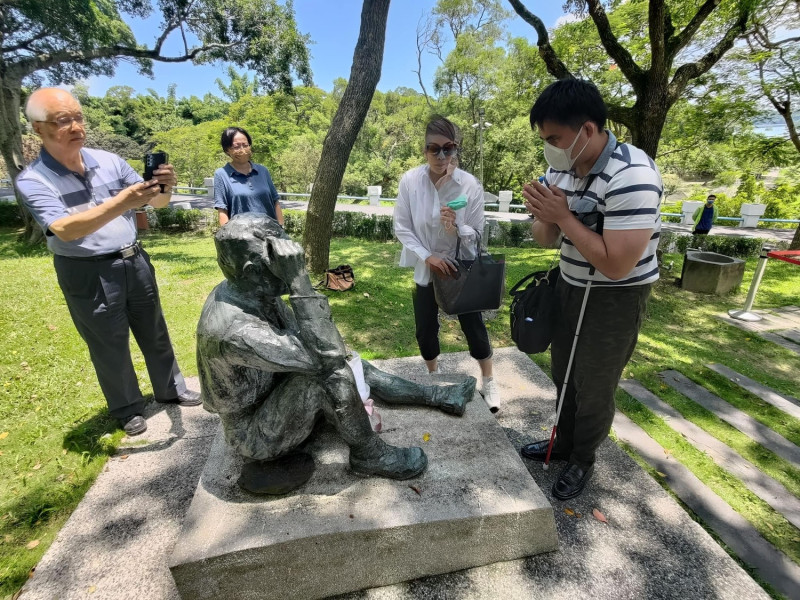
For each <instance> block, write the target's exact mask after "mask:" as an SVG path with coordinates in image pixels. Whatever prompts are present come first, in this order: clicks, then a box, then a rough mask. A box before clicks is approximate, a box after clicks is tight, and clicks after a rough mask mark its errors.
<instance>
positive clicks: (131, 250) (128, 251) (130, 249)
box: [64, 242, 142, 261]
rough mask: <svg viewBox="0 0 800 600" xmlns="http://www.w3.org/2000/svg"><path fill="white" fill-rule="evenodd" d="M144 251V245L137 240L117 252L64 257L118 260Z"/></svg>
mask: <svg viewBox="0 0 800 600" xmlns="http://www.w3.org/2000/svg"><path fill="white" fill-rule="evenodd" d="M141 251H142V247H141V245H140V244H139V242H135V243H133V244H131V245H130V246H125V247H124V248H123V249H122V250H117V251H116V252H109V253H108V254H98V255H97V256H65V257H64V258H70V259H72V260H91V261H100V260H117V259H118V258H131V257H132V256H136V255H137V254H139V253H140V252H141Z"/></svg>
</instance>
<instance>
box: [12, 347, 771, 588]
mask: <svg viewBox="0 0 800 600" xmlns="http://www.w3.org/2000/svg"><path fill="white" fill-rule="evenodd" d="M375 363H376V364H377V365H378V366H380V367H381V368H384V369H386V370H389V371H393V372H397V373H402V374H404V375H405V376H407V377H408V376H409V375H408V374H409V373H419V372H421V371H422V369H423V366H422V363H421V361H420V359H419V358H404V359H394V360H387V361H375ZM440 364H441V367H442V369H443V370H444V372H445V373H447V372H450V373H456V372H461V373H467V374H470V375H478V374H479V368H478V366H477V363H476V362H475V361H474V360H472V359H470V358H469V355H468V353H466V352H460V353H457V354H446V355H443V356H442V359H441V362H440ZM495 373H496V374H497V377H498V380H499V384H500V387H501V391H502V394H503V398H504V402H503V405H502V408H501V410H500V412H499V413H498V420H499V422H500V424H501V425H502V426H503V428H504V430H505V432H506V434H507V436H508V438H509V441H510V443H511V444H512V445H513V446H515V447H519V446H520V445H522V444H525V443H528V442H531V441H533V440H536V439H540V438H542V437H545V436H546V435H547V432H548V431H549V428H550V426H551V423H552V419H553V418H554V405H555V389H554V387H553V385H552V383H551V382H550V380H549V379H548V378H547V376H546V375H545V374H544V373H542V371H541V370H540V369H539V368H538V367H536V365H535V364H534V363H533V362H532V361H531V360H530V359H529V358H528V357H527V356H526V355H524V354H522V353H520V352H519V351H517V350H516V349H515V348H499V349H496V351H495ZM190 385H195V386H196V379H194V380H192V381H191V382H190ZM475 402H479V401H478V400H476V401H475ZM482 408H483V409H484V410H485V409H486V407H485V406H483V407H482ZM473 409H478V407H474V406H473V405H472V404H470V406H469V407H468V409H467V410H473ZM151 410H153V411H154V412H152V413H150V414H149V415H148V426H149V429H148V432H147V434H146V435H145V436H142V437H141V438H134V440H133V442H135V444H137V445H132V446H130V447H127V448H122V449H121V450H120V452H119V453H118V455H117V456H115V457H114V458H112V459H111V460H110V461H109V463H108V465H107V467H106V468H105V469H104V470H103V472H102V473H101V474H100V476H99V477H98V479H97V481H96V482H95V484H94V485H93V486H92V488H91V489H90V490H89V492H88V493H87V494H86V496H85V498H84V499H83V501H82V502H81V504H80V505H79V506H78V508H77V509H76V510H75V512H74V513H73V515H72V516H71V517H70V519H69V520H68V522H67V523H66V524H65V526H64V527H63V528H62V530H61V531H60V532H59V534H58V537H57V539H56V541H55V542H54V543H53V544H52V546H51V547H50V549H49V550H48V551H47V553H46V554H45V556H44V557H43V559H42V560H41V561H40V563H39V565H38V566H37V568H36V572H35V575H34V576H33V578H32V579H30V580H29V582H28V583H27V584H26V586H25V588H24V592H23V594H22V596H21V599H22V600H33V599H37V600H38V599H42V600H44V599H47V600H50V599H52V598H56V597H57V598H60V599H62V600H71V599H77V598H81V599H83V598H89V599H91V600H101V599H103V600H105V599H114V600H120V599H126V598H131V599H134V598H135V599H137V600H139V599H141V598H147V599H148V600H161V599H170V600H173V599H177V598H178V595H177V590H176V588H175V584H174V582H173V581H172V578H171V576H170V573H169V570H168V569H167V562H168V559H169V556H170V555H171V552H172V547H173V544H174V541H175V538H176V535H177V533H178V531H179V530H180V527H181V525H182V522H183V519H184V515H185V511H186V509H187V508H188V504H189V501H190V500H191V498H192V495H193V493H194V488H195V486H196V485H197V481H198V478H199V474H200V471H201V470H202V468H203V465H204V462H205V457H206V455H207V452H208V449H209V445H210V443H211V438H212V437H213V433H214V431H215V429H216V427H217V420H216V418H215V417H214V416H211V415H209V414H207V413H205V412H204V411H203V410H202V408H199V407H198V408H193V409H179V408H178V407H173V406H170V407H164V406H162V405H159V406H158V407H152V406H151ZM527 466H528V468H529V472H530V474H531V476H532V477H533V479H534V480H535V481H536V483H537V484H538V485H539V487H540V488H541V489H542V491H543V492H544V494H545V496H546V497H547V498H548V499H549V500H550V501H551V502H552V503H553V506H554V508H555V517H556V526H557V529H558V535H559V543H560V548H559V550H558V551H556V552H551V553H548V554H543V555H539V556H534V557H530V558H526V559H522V560H515V561H509V562H503V563H496V564H493V565H488V566H485V567H478V568H474V569H467V570H465V571H458V572H455V573H449V574H446V575H439V576H435V577H427V578H424V579H419V580H415V581H411V582H407V583H403V584H397V585H392V586H387V587H383V588H376V589H371V590H366V591H363V592H359V593H355V594H349V595H346V596H344V597H340V598H339V600H345V599H346V600H437V599H439V600H444V599H459V600H497V599H498V598H503V600H530V599H531V598H545V599H548V600H550V599H552V600H562V599H563V600H581V599H587V600H588V599H590V598H591V599H596V598H600V599H609V600H611V599H613V600H627V599H630V600H639V599H641V598H648V599H651V598H655V599H662V598H663V599H675V600H685V599H686V598H704V599H705V598H714V599H724V600H741V599H742V598H747V599H748V600H750V599H766V598H768V596H767V594H766V593H765V592H764V591H763V590H762V589H761V587H760V586H758V585H757V584H756V583H755V582H754V581H753V579H752V578H751V577H750V576H749V575H748V574H747V572H745V571H744V570H743V569H742V568H741V567H740V566H739V565H738V564H737V563H736V562H735V561H734V560H733V559H732V558H731V557H730V556H728V554H727V553H726V552H725V551H724V550H723V549H722V548H721V547H720V546H719V545H718V544H717V543H716V542H715V541H714V540H713V539H712V538H711V536H709V535H708V533H707V532H706V531H705V530H704V529H703V528H702V527H701V526H700V525H699V524H698V523H696V522H695V521H694V520H693V519H692V518H690V516H689V515H688V514H687V513H686V512H685V511H684V510H683V508H681V507H680V506H679V505H678V503H677V502H675V500H674V499H673V498H672V497H671V496H670V495H669V494H668V493H667V492H666V491H665V490H664V489H662V488H661V486H660V485H659V484H658V483H657V482H656V481H654V480H653V479H652V478H651V477H650V476H649V475H648V474H647V473H645V472H644V471H643V470H642V469H641V467H639V466H638V465H637V464H636V463H635V462H634V461H633V460H632V459H631V458H630V457H629V456H628V455H627V454H626V453H625V452H624V451H623V450H622V449H620V448H619V447H618V446H616V445H615V444H613V443H612V442H611V441H610V440H606V441H605V442H604V443H603V444H602V445H601V447H600V449H599V453H598V462H597V466H596V470H595V474H594V476H593V478H592V480H591V481H590V482H589V484H588V485H587V487H586V490H584V493H583V494H582V495H581V496H579V497H578V498H576V499H575V500H572V501H569V502H559V501H556V500H554V499H553V498H552V496H551V493H550V488H551V486H552V484H553V482H554V481H555V479H556V477H557V476H558V472H559V469H558V468H551V469H549V470H547V471H544V470H543V469H542V467H541V464H538V463H532V462H529V463H527ZM558 466H559V465H558V464H557V463H556V464H554V467H558ZM567 508H568V509H569V510H570V513H569V514H568V513H567V512H566V511H565V509H567ZM593 508H598V509H599V510H600V511H602V512H603V514H604V515H605V516H606V517H607V519H608V523H607V524H604V523H601V522H600V521H598V520H596V519H595V518H593V517H592V509H593ZM364 560H370V557H368V556H366V557H364ZM303 568H313V567H311V566H300V568H299V570H298V576H300V577H302V576H303V574H302V569H303Z"/></svg>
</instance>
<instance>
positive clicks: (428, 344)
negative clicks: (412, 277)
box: [412, 283, 492, 360]
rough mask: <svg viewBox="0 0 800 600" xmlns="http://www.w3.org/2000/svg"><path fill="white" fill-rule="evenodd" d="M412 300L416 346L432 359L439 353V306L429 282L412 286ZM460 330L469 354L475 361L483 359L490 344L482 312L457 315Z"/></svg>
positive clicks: (422, 353)
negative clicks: (415, 327)
mask: <svg viewBox="0 0 800 600" xmlns="http://www.w3.org/2000/svg"><path fill="white" fill-rule="evenodd" d="M412 299H413V301H414V321H415V322H416V326H417V345H419V353H420V354H421V355H422V358H423V359H424V360H433V359H434V358H436V357H437V356H439V352H440V350H439V305H438V304H436V296H434V294H433V284H432V283H429V284H428V285H418V284H417V285H415V288H414V292H413V294H412ZM458 322H459V324H460V325H461V331H463V332H464V337H466V338H467V345H468V346H469V354H470V356H471V357H472V358H474V359H476V360H485V359H487V358H491V356H492V345H491V344H490V343H489V332H487V331H486V325H485V324H484V322H483V314H482V313H479V312H475V313H467V314H464V315H458Z"/></svg>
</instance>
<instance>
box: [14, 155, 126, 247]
mask: <svg viewBox="0 0 800 600" xmlns="http://www.w3.org/2000/svg"><path fill="white" fill-rule="evenodd" d="M81 156H82V158H83V164H84V166H85V167H86V172H85V173H84V174H83V175H81V174H79V173H76V172H74V171H71V170H70V169H68V168H67V167H65V166H64V165H62V164H61V163H60V162H58V161H57V160H56V159H55V158H53V157H52V156H51V155H50V153H48V152H47V150H45V149H44V148H42V150H41V152H40V153H39V156H38V157H37V158H36V160H34V161H33V162H32V163H31V164H30V165H29V166H28V167H27V168H26V169H25V170H24V171H22V173H20V174H19V175H18V176H17V189H19V191H20V194H21V195H22V199H23V202H24V203H25V206H26V207H27V208H28V210H29V211H30V213H31V215H33V218H34V219H35V220H36V222H37V223H38V224H39V226H40V227H41V228H42V229H43V230H44V232H45V235H46V238H47V247H48V248H49V249H50V251H51V252H53V254H58V255H60V256H73V257H86V256H97V255H100V254H108V253H110V252H117V251H118V250H121V249H122V248H125V247H127V246H130V245H131V244H133V243H134V242H135V241H136V216H135V213H134V211H133V210H129V211H126V212H125V213H123V214H122V215H120V216H118V217H116V218H115V219H113V220H111V221H109V222H108V223H106V224H105V225H103V226H102V227H101V228H100V229H98V230H97V231H95V232H94V233H90V234H88V235H86V236H84V237H82V238H78V239H77V240H73V241H71V242H65V241H63V240H61V239H59V238H58V236H56V235H54V234H53V232H51V231H50V225H51V224H52V223H54V222H55V221H58V220H59V219H62V218H64V217H68V216H70V215H74V214H77V213H80V212H84V211H87V210H89V209H90V208H93V207H95V206H98V205H100V204H102V203H103V202H106V201H107V200H109V199H111V198H113V197H114V196H116V195H117V194H118V193H120V192H121V191H122V190H123V189H125V188H126V187H128V186H131V185H133V184H134V183H139V182H140V181H142V177H141V176H140V175H139V174H138V173H137V172H136V171H134V170H133V169H132V168H131V167H130V165H129V164H128V163H126V162H125V161H124V160H123V159H122V158H120V157H119V156H117V155H116V154H112V153H111V152H106V151H105V150H95V149H92V148H82V149H81Z"/></svg>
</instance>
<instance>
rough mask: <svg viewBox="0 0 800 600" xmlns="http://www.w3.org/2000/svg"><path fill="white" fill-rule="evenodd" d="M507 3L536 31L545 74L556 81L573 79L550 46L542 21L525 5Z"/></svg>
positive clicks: (512, 0) (514, 0)
mask: <svg viewBox="0 0 800 600" xmlns="http://www.w3.org/2000/svg"><path fill="white" fill-rule="evenodd" d="M508 2H509V3H510V4H511V6H512V8H513V9H514V12H516V13H517V14H518V15H519V16H520V17H522V20H523V21H525V22H526V23H527V24H528V25H530V26H531V27H533V28H534V29H535V30H536V35H537V40H536V45H537V46H538V47H539V56H541V57H542V60H544V64H545V65H546V66H547V72H548V73H550V74H551V75H552V76H553V77H556V78H557V79H567V78H569V77H574V75H573V74H572V73H570V71H569V69H568V68H567V65H565V64H564V63H563V61H562V60H561V59H560V58H558V56H557V55H556V53H555V50H553V47H552V46H551V45H550V36H549V35H548V34H547V28H546V27H545V26H544V23H542V20H541V19H540V18H539V17H537V16H536V15H534V14H533V13H532V12H530V11H529V10H528V9H527V8H525V5H524V4H522V2H520V0H508Z"/></svg>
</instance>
